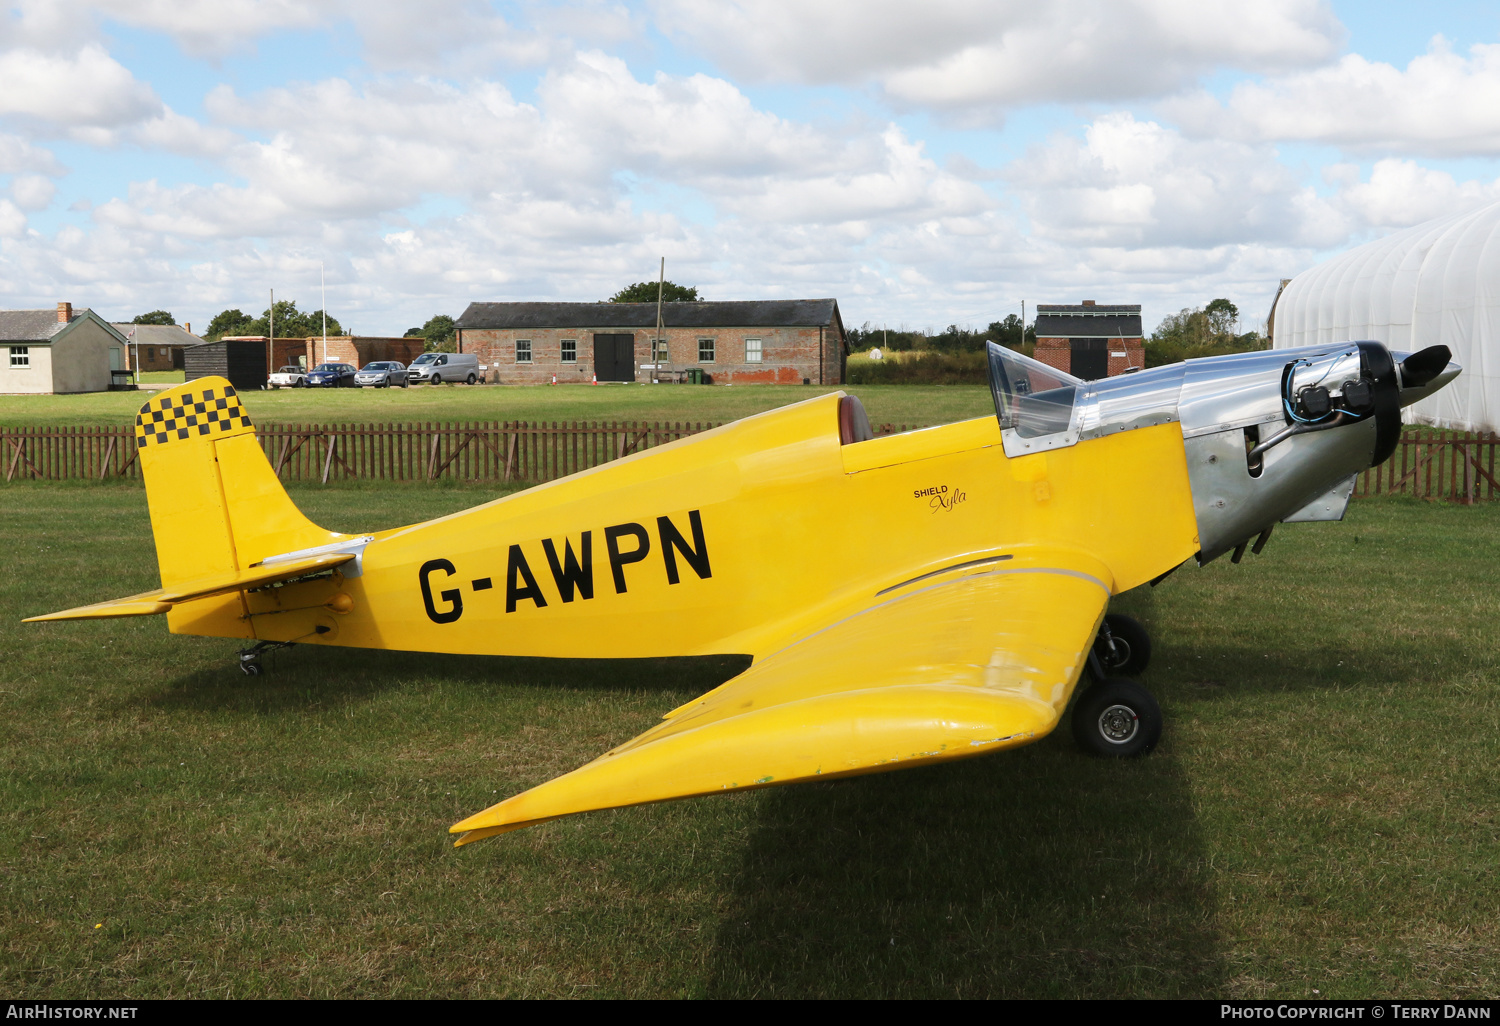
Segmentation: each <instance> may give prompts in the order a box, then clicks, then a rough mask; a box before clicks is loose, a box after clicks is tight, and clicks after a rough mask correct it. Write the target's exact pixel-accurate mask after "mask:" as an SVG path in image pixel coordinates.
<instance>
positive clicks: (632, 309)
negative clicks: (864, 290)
mask: <svg viewBox="0 0 1500 1026" xmlns="http://www.w3.org/2000/svg"><path fill="white" fill-rule="evenodd" d="M661 310H662V321H663V322H664V323H665V325H666V326H667V327H668V328H774V327H788V326H792V327H816V326H818V325H826V324H834V323H839V322H838V301H837V300H834V299H755V300H739V301H721V302H702V303H663V304H662V308H661ZM454 324H455V327H459V328H520V329H525V328H646V329H648V330H649V329H651V328H654V327H656V304H655V303H470V304H469V308H468V309H467V310H465V311H464V312H463V316H462V317H460V318H459V319H458V320H457V321H455V322H454ZM839 326H840V328H841V329H842V323H839Z"/></svg>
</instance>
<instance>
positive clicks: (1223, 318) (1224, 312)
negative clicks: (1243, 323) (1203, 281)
mask: <svg viewBox="0 0 1500 1026" xmlns="http://www.w3.org/2000/svg"><path fill="white" fill-rule="evenodd" d="M1203 312H1204V313H1205V314H1206V315H1207V316H1208V325H1209V330H1211V331H1212V332H1213V333H1214V334H1215V335H1219V336H1224V335H1232V334H1234V326H1235V324H1236V323H1238V322H1239V319H1240V308H1239V307H1237V306H1235V305H1234V304H1233V303H1231V302H1230V301H1229V300H1227V299H1215V300H1214V301H1213V302H1211V303H1209V304H1208V305H1207V306H1205V307H1204V308H1203Z"/></svg>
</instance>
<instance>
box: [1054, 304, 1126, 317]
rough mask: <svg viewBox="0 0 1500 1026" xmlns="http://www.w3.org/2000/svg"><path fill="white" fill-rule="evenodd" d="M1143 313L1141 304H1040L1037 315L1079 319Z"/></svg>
mask: <svg viewBox="0 0 1500 1026" xmlns="http://www.w3.org/2000/svg"><path fill="white" fill-rule="evenodd" d="M1140 312H1141V304H1139V303H1112V304H1099V303H1066V304H1064V303H1038V304H1037V306H1036V313H1037V316H1038V317H1041V316H1044V315H1046V314H1073V315H1075V316H1078V317H1114V316H1117V315H1119V314H1138V313H1140Z"/></svg>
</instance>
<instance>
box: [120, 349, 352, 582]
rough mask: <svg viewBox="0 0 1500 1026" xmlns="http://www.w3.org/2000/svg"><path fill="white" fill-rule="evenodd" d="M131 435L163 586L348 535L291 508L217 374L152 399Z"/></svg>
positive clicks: (230, 390)
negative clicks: (318, 523)
mask: <svg viewBox="0 0 1500 1026" xmlns="http://www.w3.org/2000/svg"><path fill="white" fill-rule="evenodd" d="M135 437H136V446H137V450H138V452H139V454H140V461H141V474H142V476H143V477H144V478H145V481H146V502H147V505H148V506H149V507H150V511H151V533H152V535H153V536H154V538H155V541H156V560H157V565H158V567H159V569H160V571H161V583H162V587H164V588H171V587H173V586H175V585H179V584H182V583H183V582H186V581H191V580H194V579H197V578H201V577H204V576H207V575H210V574H217V573H226V572H230V571H234V570H243V569H246V568H248V567H249V566H251V565H252V564H254V563H257V562H259V561H260V560H263V559H265V557H267V556H271V555H276V554H278V553H282V552H289V551H292V550H294V549H302V548H309V547H311V546H315V545H323V544H327V543H329V542H336V541H339V540H341V539H343V538H345V537H347V536H346V535H342V534H337V533H335V532H332V531H327V530H324V529H323V528H320V527H318V526H317V525H316V524H314V523H313V522H312V521H310V520H308V519H307V517H305V516H303V515H302V511H301V510H299V509H297V507H296V504H295V503H293V502H292V499H291V496H289V495H287V493H286V489H285V488H283V487H282V485H281V481H280V480H279V479H278V478H277V476H276V473H275V471H274V470H272V468H271V464H270V462H269V461H268V460H267V459H266V455H265V453H264V452H263V451H262V450H261V447H260V443H259V442H258V441H256V438H255V428H254V426H253V425H252V424H251V423H250V416H249V414H248V413H247V412H246V410H245V407H244V404H243V403H242V402H241V401H240V397H239V395H238V394H237V393H236V392H235V389H234V386H233V385H231V384H230V383H229V382H228V381H226V380H225V379H224V378H220V377H205V378H198V379H196V380H193V381H190V382H187V383H185V384H182V385H176V386H174V387H172V388H169V389H167V390H166V391H164V392H161V393H158V394H157V395H155V396H153V397H152V398H151V399H150V400H149V401H147V402H146V404H145V405H144V406H142V407H141V409H140V412H139V413H138V414H137V415H136V420H135Z"/></svg>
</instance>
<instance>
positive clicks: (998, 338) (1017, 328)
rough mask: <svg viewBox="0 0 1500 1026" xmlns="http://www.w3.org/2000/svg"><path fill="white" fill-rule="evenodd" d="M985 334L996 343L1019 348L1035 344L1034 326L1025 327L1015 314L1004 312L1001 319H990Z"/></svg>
mask: <svg viewBox="0 0 1500 1026" xmlns="http://www.w3.org/2000/svg"><path fill="white" fill-rule="evenodd" d="M985 334H987V335H988V336H989V337H990V340H991V341H992V342H994V343H995V344H996V345H1002V346H1005V347H1006V348H1007V349H1016V350H1019V349H1021V348H1023V347H1024V346H1026V345H1028V344H1030V345H1032V346H1035V345H1036V328H1032V327H1027V326H1026V324H1025V323H1024V322H1023V321H1022V320H1021V318H1019V317H1017V316H1016V315H1015V314H1006V315H1005V320H1003V321H991V322H990V326H989V328H987V329H986V330H985Z"/></svg>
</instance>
